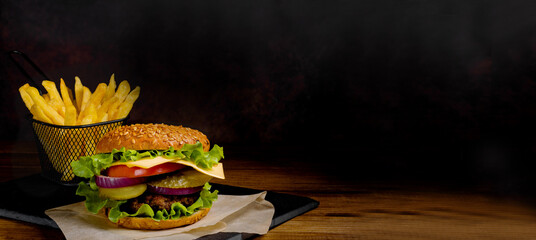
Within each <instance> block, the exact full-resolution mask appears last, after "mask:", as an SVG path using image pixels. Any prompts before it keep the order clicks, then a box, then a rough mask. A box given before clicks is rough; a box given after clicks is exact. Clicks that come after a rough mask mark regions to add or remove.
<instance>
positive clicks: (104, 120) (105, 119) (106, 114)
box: [99, 113, 108, 122]
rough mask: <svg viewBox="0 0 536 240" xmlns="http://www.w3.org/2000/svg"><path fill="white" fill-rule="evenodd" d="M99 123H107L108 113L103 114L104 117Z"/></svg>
mask: <svg viewBox="0 0 536 240" xmlns="http://www.w3.org/2000/svg"><path fill="white" fill-rule="evenodd" d="M99 121H101V122H106V121H108V113H105V114H104V116H102V117H101V118H100V120H99Z"/></svg>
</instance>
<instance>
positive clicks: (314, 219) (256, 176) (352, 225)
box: [0, 145, 536, 239]
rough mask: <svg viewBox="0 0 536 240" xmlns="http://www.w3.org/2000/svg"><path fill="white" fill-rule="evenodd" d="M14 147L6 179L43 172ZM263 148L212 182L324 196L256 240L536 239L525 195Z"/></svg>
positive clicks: (25, 229)
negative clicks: (332, 165) (366, 175)
mask: <svg viewBox="0 0 536 240" xmlns="http://www.w3.org/2000/svg"><path fill="white" fill-rule="evenodd" d="M4 146H9V145H4ZM13 149H16V148H11V150H9V149H7V148H6V147H4V148H1V149H0V180H1V181H7V180H9V179H13V178H16V177H20V176H21V175H24V174H26V175H29V174H33V173H36V172H39V165H38V161H37V155H36V154H35V153H32V152H31V151H26V150H24V151H22V150H13ZM19 149H24V148H19ZM10 151H11V152H10ZM25 151H26V152H25ZM258 154H262V152H254V151H253V152H248V153H240V152H239V151H232V150H230V151H229V153H226V159H225V160H224V162H225V171H226V172H225V174H226V177H227V179H225V180H213V182H217V183H222V184H227V185H234V186H240V187H248V188H256V189H264V190H271V191H277V192H283V193H291V194H296V195H301V196H306V197H310V198H313V199H315V200H317V201H319V202H320V205H319V207H318V208H317V209H314V210H312V211H310V212H307V213H305V214H303V215H301V216H298V217H296V218H294V219H292V220H290V221H288V222H286V223H283V224H282V225H280V226H278V227H276V228H274V229H272V230H271V231H270V232H269V233H268V234H266V235H264V236H260V237H258V238H259V239H536V208H534V207H535V205H534V202H528V201H526V200H527V199H524V198H519V197H515V196H499V195H496V194H490V193H486V192H484V191H481V190H479V189H472V188H449V187H445V186H441V185H434V184H430V183H413V184H409V183H404V182H379V181H359V180H351V178H347V177H345V176H338V175H337V174H333V173H332V172H330V171H326V169H325V168H324V167H323V166H321V164H314V163H311V164H304V162H302V161H300V160H299V159H295V158H294V157H290V158H276V157H274V158H272V159H270V160H266V159H260V160H259V159H258V158H255V157H254V156H255V155H258ZM0 238H2V239H61V238H63V235H62V234H61V231H59V230H57V229H52V228H49V227H44V226H38V225H35V224H30V223H24V222H20V221H16V220H10V219H5V218H0Z"/></svg>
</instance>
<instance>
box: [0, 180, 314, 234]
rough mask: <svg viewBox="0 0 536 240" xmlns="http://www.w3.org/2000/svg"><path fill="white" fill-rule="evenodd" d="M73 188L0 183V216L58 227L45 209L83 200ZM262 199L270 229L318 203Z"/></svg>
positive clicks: (229, 189) (230, 191)
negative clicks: (267, 209)
mask: <svg viewBox="0 0 536 240" xmlns="http://www.w3.org/2000/svg"><path fill="white" fill-rule="evenodd" d="M212 186H213V187H212V189H218V191H219V192H220V194H226V195H249V194H255V193H259V192H262V190H257V189H250V188H241V187H234V186H228V185H222V184H215V183H213V184H212ZM76 188H77V187H76V186H63V185H59V184H57V183H54V182H51V181H49V180H47V179H45V178H43V177H42V176H41V175H39V174H36V175H31V176H28V177H24V178H19V179H15V180H12V181H8V182H2V183H0V189H1V191H2V195H3V196H2V197H1V198H0V216H2V217H6V218H11V219H16V220H20V221H25V222H30V223H35V224H39V225H44V226H49V227H53V228H59V227H58V225H56V223H55V222H54V221H53V220H52V219H50V218H49V217H48V216H47V215H46V214H45V210H47V209H50V208H55V207H59V206H63V205H67V204H71V203H75V202H80V201H83V200H84V198H82V197H80V196H76V195H75V191H76ZM266 200H267V201H269V202H271V203H272V204H273V205H274V208H275V213H274V217H273V219H272V224H271V225H270V229H272V228H274V227H277V226H279V225H280V224H282V223H284V222H286V221H288V220H290V219H292V218H294V217H296V216H299V215H301V214H303V213H305V212H308V211H310V210H312V209H315V208H316V207H317V206H318V202H317V201H315V200H313V199H310V198H306V197H301V196H296V195H290V194H283V193H277V192H271V191H268V193H267V195H266ZM255 236H256V235H255V234H248V233H217V234H213V235H208V236H204V237H202V238H201V239H205V240H208V239H247V238H251V237H255Z"/></svg>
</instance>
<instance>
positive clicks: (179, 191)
mask: <svg viewBox="0 0 536 240" xmlns="http://www.w3.org/2000/svg"><path fill="white" fill-rule="evenodd" d="M201 189H203V186H200V187H192V188H167V187H157V186H152V185H147V191H149V192H151V193H156V194H162V195H188V194H192V193H196V192H199V191H201Z"/></svg>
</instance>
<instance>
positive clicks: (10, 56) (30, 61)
mask: <svg viewBox="0 0 536 240" xmlns="http://www.w3.org/2000/svg"><path fill="white" fill-rule="evenodd" d="M15 54H16V55H19V56H21V57H22V58H23V59H24V60H25V61H26V62H27V63H28V64H30V65H31V66H32V67H33V68H34V70H35V71H36V72H38V73H39V74H41V76H43V79H47V80H48V79H50V78H49V77H47V75H46V74H45V73H44V72H43V71H41V69H40V68H39V67H38V66H37V64H35V63H34V62H33V61H32V60H31V59H30V58H29V57H28V56H26V54H24V53H23V52H21V51H17V50H13V51H9V52H8V55H9V58H10V59H11V61H13V62H14V63H15V65H16V66H17V68H18V69H19V70H20V72H21V73H22V74H23V75H24V76H26V78H28V80H29V81H30V85H31V86H32V87H35V88H37V90H39V94H43V92H46V91H45V89H44V88H43V86H41V85H40V84H37V83H36V82H35V81H34V80H33V78H32V77H31V76H30V74H28V72H26V70H25V69H24V67H22V65H20V64H19V62H18V61H17V60H15V58H14V57H13V55H15Z"/></svg>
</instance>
